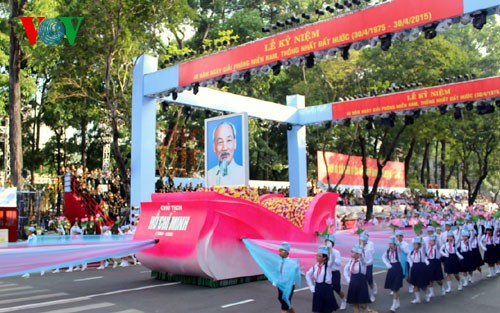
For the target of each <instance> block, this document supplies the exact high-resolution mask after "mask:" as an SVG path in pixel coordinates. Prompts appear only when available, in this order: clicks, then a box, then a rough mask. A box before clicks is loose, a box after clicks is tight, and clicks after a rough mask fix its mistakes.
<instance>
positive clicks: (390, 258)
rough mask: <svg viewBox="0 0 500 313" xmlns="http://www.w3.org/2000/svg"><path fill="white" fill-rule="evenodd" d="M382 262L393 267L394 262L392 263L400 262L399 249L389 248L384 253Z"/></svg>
mask: <svg viewBox="0 0 500 313" xmlns="http://www.w3.org/2000/svg"><path fill="white" fill-rule="evenodd" d="M382 262H384V264H385V265H386V266H387V267H388V268H391V267H392V264H391V263H397V262H399V256H398V250H397V249H394V250H391V249H388V250H387V251H385V252H384V253H383V254H382Z"/></svg>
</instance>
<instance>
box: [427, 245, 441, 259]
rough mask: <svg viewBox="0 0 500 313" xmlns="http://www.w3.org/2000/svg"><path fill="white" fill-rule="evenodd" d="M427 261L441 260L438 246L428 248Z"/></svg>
mask: <svg viewBox="0 0 500 313" xmlns="http://www.w3.org/2000/svg"><path fill="white" fill-rule="evenodd" d="M426 254H427V259H428V260H439V259H441V252H439V248H438V246H436V245H433V246H430V245H429V246H427V249H426Z"/></svg>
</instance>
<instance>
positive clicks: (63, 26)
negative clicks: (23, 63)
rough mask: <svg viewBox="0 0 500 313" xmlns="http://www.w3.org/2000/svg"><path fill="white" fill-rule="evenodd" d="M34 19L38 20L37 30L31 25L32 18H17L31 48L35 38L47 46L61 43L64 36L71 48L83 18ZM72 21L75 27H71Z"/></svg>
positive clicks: (33, 18)
mask: <svg viewBox="0 0 500 313" xmlns="http://www.w3.org/2000/svg"><path fill="white" fill-rule="evenodd" d="M36 18H37V19H38V28H35V25H34V23H33V21H34V20H35V17H34V16H20V17H19V19H20V20H21V22H22V23H23V26H24V31H25V32H26V36H27V37H28V40H29V42H30V45H32V46H33V45H34V44H35V43H36V41H37V37H38V38H39V39H40V41H42V42H43V43H44V44H46V45H47V46H55V45H58V44H60V43H61V42H62V41H63V39H64V35H66V38H67V39H68V43H69V45H70V46H72V45H74V44H75V39H76V35H77V34H78V30H79V29H80V25H81V24H82V21H83V16H77V17H74V16H59V17H57V18H45V17H44V16H38V17H36ZM74 19H76V21H77V22H76V27H74V26H73V20H74Z"/></svg>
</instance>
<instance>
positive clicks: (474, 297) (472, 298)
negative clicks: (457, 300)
mask: <svg viewBox="0 0 500 313" xmlns="http://www.w3.org/2000/svg"><path fill="white" fill-rule="evenodd" d="M482 294H483V293H478V294H477V295H474V296H472V297H471V298H470V299H471V300H474V299H476V298H477V297H479V296H480V295H482Z"/></svg>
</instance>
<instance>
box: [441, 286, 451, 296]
mask: <svg viewBox="0 0 500 313" xmlns="http://www.w3.org/2000/svg"><path fill="white" fill-rule="evenodd" d="M450 291H451V290H450ZM441 295H442V296H444V295H446V289H444V286H443V287H441Z"/></svg>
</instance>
